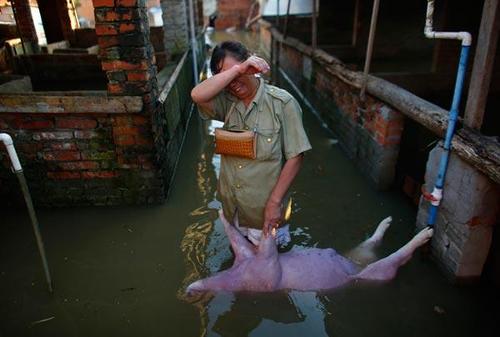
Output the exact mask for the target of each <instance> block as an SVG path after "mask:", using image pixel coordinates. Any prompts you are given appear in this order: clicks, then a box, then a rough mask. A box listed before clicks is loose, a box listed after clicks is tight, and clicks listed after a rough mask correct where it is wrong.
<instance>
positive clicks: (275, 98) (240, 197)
mask: <svg viewBox="0 0 500 337" xmlns="http://www.w3.org/2000/svg"><path fill="white" fill-rule="evenodd" d="M213 106H214V110H213V111H206V110H204V111H202V110H201V109H200V115H201V116H202V117H203V118H209V119H215V120H219V121H223V122H224V121H225V120H226V119H227V121H225V124H224V128H226V129H229V130H244V129H246V130H253V129H254V127H256V132H257V138H256V139H257V158H256V159H246V158H240V157H234V156H226V155H222V156H221V157H222V158H221V167H220V176H219V182H218V189H217V191H218V198H219V199H220V201H221V202H222V208H223V210H224V216H225V217H226V218H227V219H233V218H234V215H235V213H236V212H238V219H239V223H240V226H245V227H250V228H258V229H260V228H262V226H263V222H264V209H265V206H266V203H267V200H268V198H269V196H270V194H271V192H272V190H273V188H274V186H275V184H276V182H277V181H278V178H279V175H280V173H281V169H282V167H283V165H284V163H285V161H286V160H288V159H290V158H293V157H295V156H297V155H299V154H301V153H303V152H305V151H307V150H310V149H311V144H310V143H309V139H308V138H307V135H306V132H305V130H304V126H303V124H302V110H301V108H300V105H299V104H298V102H297V101H296V100H295V98H293V96H292V95H290V94H289V93H288V92H287V91H285V90H283V89H280V88H277V87H275V86H272V85H269V84H267V83H265V82H264V80H263V79H260V84H259V88H258V90H257V93H256V95H255V97H254V99H253V101H252V102H251V103H250V105H249V106H248V107H245V105H244V103H243V102H242V101H240V100H238V99H237V98H235V97H234V96H232V95H230V94H229V93H227V92H226V91H222V92H221V93H220V94H218V95H217V96H216V97H215V98H214V100H213ZM257 117H258V118H257Z"/></svg>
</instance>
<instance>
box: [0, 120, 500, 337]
mask: <svg viewBox="0 0 500 337" xmlns="http://www.w3.org/2000/svg"><path fill="white" fill-rule="evenodd" d="M304 124H305V128H306V131H307V133H308V135H309V137H310V140H311V143H312V145H313V150H312V151H310V152H309V153H307V155H306V158H305V162H304V166H303V168H302V170H301V172H300V174H299V176H298V177H297V179H296V182H295V184H294V186H293V188H292V193H293V197H294V210H293V215H292V218H291V220H290V224H291V229H292V242H291V243H290V244H289V246H288V248H287V249H290V248H292V247H297V248H300V247H314V246H315V247H325V248H326V247H334V248H335V249H337V250H338V251H340V252H345V251H347V250H349V249H350V248H352V247H354V246H356V245H357V244H358V243H359V242H361V241H362V240H363V239H365V238H366V237H367V236H368V235H369V234H370V233H371V232H372V230H373V229H374V228H375V226H376V225H377V224H378V222H379V221H380V220H382V219H383V218H385V217H386V216H388V215H392V217H393V219H394V220H393V224H392V226H391V228H390V229H389V230H388V232H387V234H386V237H385V239H384V243H383V245H382V247H381V249H380V251H379V254H380V255H381V256H385V255H387V254H389V253H391V252H393V251H394V250H396V249H397V248H399V247H400V246H402V245H403V244H404V243H405V242H407V241H408V240H409V239H410V238H411V236H412V235H413V231H414V222H415V210H414V209H413V207H412V206H411V205H409V204H407V203H406V202H405V200H404V199H402V198H401V197H400V195H399V194H398V193H397V192H393V191H389V192H377V191H375V190H373V189H372V188H371V187H370V186H369V185H368V183H367V181H366V180H365V179H364V178H363V177H362V176H361V174H360V173H359V172H358V171H357V170H356V169H355V167H354V165H353V163H351V162H350V161H349V160H347V158H346V157H345V156H344V154H343V153H342V151H341V150H340V149H339V148H338V147H337V145H335V141H334V140H333V139H331V138H330V137H331V136H330V135H329V133H328V132H326V131H325V130H324V129H322V128H321V126H320V124H319V123H318V121H317V120H316V119H315V118H314V116H313V115H312V114H311V113H310V112H308V111H304ZM211 131H213V126H211V125H210V123H209V122H204V121H201V120H200V119H199V118H196V117H195V118H193V119H192V121H191V125H190V129H189V131H188V135H187V138H186V142H185V145H184V149H183V152H182V157H181V160H180V162H179V166H178V171H177V174H176V178H175V182H174V186H173V190H172V191H171V194H170V198H169V200H168V202H167V203H166V204H164V205H160V206H149V207H114V208H71V209H58V210H47V209H45V210H39V212H38V214H39V219H40V226H41V229H42V234H43V235H44V239H45V244H46V248H47V256H48V259H49V264H50V266H51V270H52V272H53V278H54V285H55V292H54V294H53V295H52V296H51V295H49V294H48V293H47V291H46V287H45V283H44V278H43V272H42V270H41V267H40V264H39V257H38V253H37V250H36V246H35V241H34V238H33V234H32V232H31V227H30V223H29V218H28V217H27V214H23V213H22V212H14V211H8V210H6V211H3V212H2V218H1V220H0V221H1V226H0V335H1V336H59V335H64V336H116V335H119V336H232V337H235V336H271V335H272V336H306V335H307V336H315V337H316V336H318V337H321V336H343V337H347V336H388V335H392V336H424V335H425V336H480V335H491V333H489V331H495V330H492V329H493V328H495V324H497V322H496V321H495V318H498V308H497V307H495V308H493V307H492V305H491V303H492V302H493V300H492V296H489V295H490V293H488V291H489V289H483V288H479V287H456V286H453V285H451V284H450V283H449V282H448V281H447V280H446V279H445V278H444V277H443V276H442V274H441V273H440V272H439V271H438V270H437V268H436V266H435V265H434V264H433V263H432V262H430V261H428V260H427V259H423V258H421V257H420V256H418V254H417V256H414V258H413V259H412V260H411V261H410V262H409V263H408V265H406V266H404V267H403V268H401V269H400V272H399V274H398V276H397V278H396V279H395V280H394V281H392V282H390V283H388V284H383V285H371V286H368V285H364V284H363V285H361V284H353V285H350V286H347V287H345V288H342V289H337V290H335V291H333V292H297V291H290V292H278V293H274V294H231V293H219V294H215V295H207V296H203V297H201V298H187V297H186V296H185V295H184V289H185V286H186V285H187V284H188V283H190V282H192V281H194V280H196V279H198V278H201V277H206V276H208V275H210V274H212V273H214V272H217V271H219V270H221V269H224V268H227V267H229V266H230V265H231V262H232V259H233V256H232V253H231V251H230V249H229V246H228V241H227V239H226V237H225V234H224V232H223V227H222V224H221V223H220V221H219V220H217V212H216V209H218V208H219V207H220V205H219V202H218V201H217V199H216V184H217V178H216V177H217V174H218V168H219V159H220V158H219V157H218V156H214V154H213V145H212V144H213V138H212V136H211Z"/></svg>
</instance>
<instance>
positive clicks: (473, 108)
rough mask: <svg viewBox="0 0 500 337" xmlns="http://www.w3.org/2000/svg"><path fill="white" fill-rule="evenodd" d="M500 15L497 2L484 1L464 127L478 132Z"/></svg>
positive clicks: (496, 0) (487, 90) (491, 69)
mask: <svg viewBox="0 0 500 337" xmlns="http://www.w3.org/2000/svg"><path fill="white" fill-rule="evenodd" d="M499 28H500V13H499V5H498V0H485V2H484V6H483V16H482V19H481V27H480V28H479V36H478V40H477V44H476V53H475V55H474V65H473V67H472V75H471V80H470V85H469V93H468V97H467V106H466V108H465V125H467V126H468V127H470V128H472V129H475V130H480V129H481V125H482V124H483V116H484V110H485V108H486V102H487V99H488V92H489V89H490V82H491V74H492V71H493V64H494V61H495V56H496V50H497V41H498V32H499Z"/></svg>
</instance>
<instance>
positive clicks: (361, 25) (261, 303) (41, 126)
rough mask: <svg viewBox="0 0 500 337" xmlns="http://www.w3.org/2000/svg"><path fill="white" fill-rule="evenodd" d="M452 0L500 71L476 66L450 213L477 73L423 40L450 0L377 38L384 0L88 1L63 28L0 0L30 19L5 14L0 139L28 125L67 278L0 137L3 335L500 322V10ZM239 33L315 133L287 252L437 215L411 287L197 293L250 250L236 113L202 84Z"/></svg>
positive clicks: (405, 235)
mask: <svg viewBox="0 0 500 337" xmlns="http://www.w3.org/2000/svg"><path fill="white" fill-rule="evenodd" d="M51 1H52V0H51ZM39 2H40V1H39ZM80 2H81V3H82V4H80ZM435 2H436V15H434V16H435V17H436V22H437V24H436V26H439V27H440V28H443V27H444V28H446V29H451V30H454V31H455V30H458V29H462V28H463V27H465V28H463V29H469V30H471V31H472V36H473V38H474V39H475V40H474V42H473V43H472V50H473V61H474V62H478V63H479V62H481V60H483V61H484V60H486V61H484V62H485V63H488V62H489V63H490V64H486V65H481V64H479V65H477V66H476V65H475V64H474V69H468V70H467V69H465V70H464V69H462V75H463V76H464V77H465V78H466V83H465V85H464V88H465V89H464V93H463V94H462V93H461V94H457V96H464V97H463V98H465V96H467V95H469V98H468V100H467V108H466V107H465V103H462V105H463V106H461V107H460V109H459V110H457V111H455V112H456V114H457V115H456V116H455V119H456V120H457V123H458V124H457V130H456V132H455V136H454V138H453V142H452V143H451V138H449V139H448V140H449V141H450V144H451V145H450V146H451V150H450V152H449V153H451V155H450V157H451V159H450V164H449V167H448V169H449V172H448V175H447V180H446V184H444V183H443V186H441V187H440V188H441V191H443V189H444V190H445V192H444V198H443V202H442V204H441V207H440V209H439V213H437V214H438V215H437V218H436V219H434V220H435V222H436V223H431V222H427V219H428V218H430V216H429V217H428V215H429V214H430V213H431V211H432V209H433V208H432V207H437V206H436V204H437V205H438V206H439V203H440V201H441V199H440V195H439V199H435V198H434V197H435V196H436V188H435V186H434V185H433V184H434V181H435V180H436V177H437V176H439V174H441V175H442V171H439V173H438V169H439V170H440V169H441V166H443V165H442V164H440V161H439V160H440V156H441V154H442V153H443V152H446V151H448V150H446V149H444V148H445V146H446V145H443V139H444V137H445V135H446V132H447V131H446V130H447V129H446V128H447V126H448V125H449V124H450V123H451V118H448V111H447V110H446V109H448V108H449V106H448V105H449V103H450V101H451V100H452V96H453V97H455V96H454V89H453V88H454V87H453V85H454V82H453V81H454V80H455V78H457V76H456V69H455V68H456V66H457V65H459V64H462V65H463V64H464V63H465V62H462V59H460V60H459V58H458V57H459V56H458V51H459V47H461V48H463V46H460V45H459V44H460V43H459V42H457V41H458V40H457V39H455V40H453V41H451V42H450V41H449V40H448V41H446V42H443V41H439V42H435V41H431V42H429V41H430V40H429V39H428V38H427V37H426V36H425V35H424V33H423V31H424V26H425V28H426V32H427V33H428V32H429V29H430V28H429V27H431V26H432V18H433V15H432V11H431V15H429V12H426V10H429V8H432V10H434V7H433V6H434V1H433V0H429V1H417V0H412V1H408V3H406V2H400V1H397V0H388V1H387V2H386V3H384V1H382V5H381V6H382V7H381V9H380V18H379V19H380V20H379V24H378V29H379V32H378V33H377V34H379V35H378V37H377V38H378V40H377V41H376V42H374V41H373V39H375V37H374V34H375V33H374V28H373V27H374V26H375V25H376V23H373V21H372V20H373V18H374V17H375V21H376V15H373V16H372V13H373V12H375V4H378V3H379V1H377V0H375V1H367V0H356V1H332V2H329V1H319V0H318V1H312V0H311V1H297V3H295V4H294V3H293V2H291V1H290V2H289V1H282V2H281V4H280V1H273V0H269V1H264V0H263V1H250V0H241V1H235V2H229V1H215V0H207V1H202V0H190V1H187V0H186V1H184V0H179V1H177V0H155V1H153V0H151V1H125V0H93V1H84V0H81V1H78V4H76V3H77V2H76V1H75V4H76V5H73V8H72V9H70V8H68V4H69V3H68V2H67V1H65V0H64V1H63V2H61V1H60V0H54V1H52V2H50V3H51V4H54V6H56V7H57V8H58V13H59V12H60V13H62V14H60V13H59V14H58V15H61V20H59V21H61V23H60V26H61V27H59V21H57V22H56V23H54V22H55V21H54V20H52V19H53V15H54V14H51V11H50V8H51V7H50V6H51V5H50V6H49V5H47V2H45V3H44V4H43V3H42V5H41V6H39V5H38V4H37V3H36V1H28V0H19V1H12V4H11V3H10V2H9V3H7V2H2V1H0V18H2V20H3V19H4V18H5V17H7V15H4V16H1V15H2V10H4V13H7V12H8V11H12V17H13V19H12V20H11V21H13V22H10V23H9V22H8V23H6V24H4V23H1V22H0V26H2V27H1V28H2V29H3V30H0V37H2V38H3V39H2V42H3V43H4V46H0V48H2V49H1V50H0V135H2V134H3V135H10V136H11V137H12V139H13V142H14V144H13V145H15V147H16V150H17V152H18V155H19V158H20V163H21V164H22V165H23V169H22V170H21V172H24V174H25V175H26V179H27V182H28V186H29V188H30V190H31V195H32V197H33V201H34V205H35V209H36V213H37V216H38V222H39V225H40V230H41V234H42V236H43V240H44V244H45V250H46V255H47V260H48V265H49V269H50V273H51V276H52V282H53V284H52V285H53V292H52V293H50V292H49V291H48V290H47V283H46V280H45V275H44V270H43V267H42V263H41V261H40V254H39V251H38V249H37V243H36V240H35V236H34V235H33V228H32V223H31V221H30V217H29V214H28V211H27V209H26V207H25V205H24V200H23V198H22V197H23V196H22V194H21V190H20V189H19V185H18V183H17V181H16V180H15V175H14V174H13V171H12V170H11V161H10V159H9V158H10V157H9V153H7V151H4V147H3V145H2V143H1V142H0V201H2V202H1V203H0V337H11V336H16V337H17V336H36V337H42V336H65V337H73V336H74V337H79V336H82V337H83V336H84V337H87V336H121V337H128V336H130V337H134V336H141V337H142V336H144V337H146V336H151V337H157V336H172V337H196V336H198V337H240V336H241V337H244V336H251V337H267V336H273V337H280V336H286V337H295V336H297V337H303V336H311V337H327V336H335V337H358V336H408V337H413V336H415V337H422V336H426V337H444V336H453V337H471V336H474V337H476V336H477V337H479V336H485V337H486V336H488V337H489V336H494V335H496V334H498V331H500V323H499V318H500V307H499V305H498V301H497V298H498V296H499V295H500V290H499V286H498V285H499V283H498V280H499V279H500V273H499V271H500V269H499V266H500V264H499V263H498V262H499V261H500V250H499V247H500V245H499V242H500V240H499V239H500V237H499V233H500V231H499V229H498V225H497V224H498V209H499V207H500V206H499V204H498V200H500V189H499V188H498V182H499V181H500V165H499V164H498V163H499V162H500V147H499V146H498V144H499V142H500V138H499V135H498V125H500V124H498V123H497V122H498V114H496V113H494V111H496V110H497V108H498V107H500V100H499V99H498V97H500V96H499V95H498V91H499V90H500V85H499V84H498V83H500V82H498V81H497V80H498V79H499V78H500V77H499V76H498V75H497V74H500V71H498V69H497V70H495V71H494V70H493V61H492V60H494V56H495V55H496V54H495V53H496V45H494V46H493V47H492V44H491V43H492V42H491V41H493V40H494V39H495V38H496V39H497V40H498V30H499V29H498V27H500V25H498V24H497V28H495V29H496V33H495V30H494V29H493V28H491V27H493V26H494V25H493V23H492V22H498V21H500V14H497V15H496V16H494V17H493V14H491V13H500V6H499V5H498V1H492V0H484V1H481V6H479V5H478V4H475V5H471V6H470V8H469V7H467V8H466V9H464V8H465V7H464V6H465V5H464V4H465V3H466V2H465V1H463V3H462V1H457V2H451V1H435ZM71 3H73V1H71ZM290 3H292V5H290ZM403 3H404V4H403ZM386 4H388V5H386ZM372 5H373V6H374V9H373V10H372ZM384 5H385V6H384ZM483 5H484V7H483ZM405 6H408V8H406V7H405ZM426 6H429V7H426ZM56 7H54V8H56ZM75 7H76V8H75ZM30 8H31V9H30ZM33 8H35V9H33ZM61 8H62V10H61ZM483 8H484V11H483ZM28 10H29V11H28ZM376 11H377V12H378V8H377V9H376ZM32 12H33V13H34V14H31V13H32ZM66 12H67V13H66ZM87 12H88V13H90V14H88V13H87ZM490 12H491V13H490ZM8 13H11V12H8ZM85 13H87V14H85ZM63 14H64V15H63ZM32 15H33V16H34V17H33V18H32V17H31V16H32ZM426 15H427V16H426ZM14 16H15V18H14ZM490 16H491V17H490ZM429 18H430V22H431V23H430V26H429ZM426 20H427V21H426ZM77 21H78V23H77ZM2 22H3V21H2ZM35 25H36V27H35ZM488 25H490V26H488ZM4 26H5V27H7V28H5V27H4ZM18 26H19V27H20V28H22V29H21V30H20V29H19V27H18ZM42 26H44V27H45V32H44V33H43V32H42V33H43V38H42V37H41V35H40V34H41V32H40V29H41V30H43V29H44V28H40V27H42ZM370 26H372V28H370ZM16 27H18V28H16ZM480 27H481V28H480ZM488 27H490V28H491V29H489V28H488ZM35 28H36V29H35ZM55 28H57V29H55ZM16 29H17V30H16ZM372 29H373V30H372ZM2 34H3V35H2ZM37 34H38V35H39V36H38V37H37ZM495 34H496V35H495ZM477 35H480V36H481V39H478V37H477ZM370 36H371V37H370ZM467 36H468V35H467ZM225 40H235V41H240V42H242V43H243V44H245V45H246V46H247V47H248V48H249V50H250V51H251V52H252V53H255V54H256V55H258V56H260V57H262V58H263V59H265V60H266V62H267V63H268V64H269V65H270V66H271V71H270V73H268V74H265V75H257V76H262V77H263V78H264V79H265V81H267V82H268V83H272V84H273V85H276V86H278V87H280V88H283V89H285V90H287V91H288V92H289V93H291V94H292V95H293V96H294V97H295V98H296V99H297V101H298V102H299V104H300V107H301V109H302V112H303V124H304V129H305V131H306V133H307V136H308V138H309V141H310V143H311V145H312V150H310V151H306V152H305V154H304V160H303V164H302V167H301V168H300V172H299V174H298V176H297V177H296V178H295V180H294V181H293V184H292V186H291V188H290V190H289V193H290V195H291V198H292V210H291V217H290V219H289V220H288V224H289V225H290V227H289V228H290V234H291V242H289V243H288V244H286V245H284V246H280V247H279V252H280V253H283V252H289V251H291V250H303V249H306V248H313V247H314V248H333V249H335V250H336V251H337V252H338V253H339V254H344V253H346V252H348V251H350V250H351V249H352V248H354V247H356V246H357V245H358V244H359V243H361V242H363V241H364V240H366V239H367V238H369V237H370V235H371V234H372V233H373V231H374V230H375V228H376V227H377V225H378V224H379V222H380V221H382V220H383V219H385V218H387V217H388V216H391V217H392V224H391V226H390V227H389V229H388V230H387V232H386V234H385V236H384V238H383V242H382V244H381V245H380V247H377V249H376V255H377V257H378V258H382V257H385V256H388V255H390V254H391V253H393V252H395V251H396V250H398V249H399V248H401V247H402V246H403V245H405V244H406V243H407V242H408V241H409V240H410V239H411V238H412V237H413V236H414V235H415V233H416V232H417V231H419V230H420V229H421V228H424V227H427V226H432V227H434V237H433V238H432V241H431V242H430V243H429V244H428V245H425V246H424V247H422V248H421V249H418V250H417V251H416V253H415V254H414V256H413V257H412V259H411V260H409V262H408V263H407V264H406V265H404V266H402V267H401V268H400V269H399V271H398V273H397V276H396V277H395V279H394V280H392V281H389V282H371V283H369V282H367V283H365V282H360V281H358V280H356V281H354V282H352V283H349V284H348V285H347V286H343V287H341V288H338V289H335V290H321V291H296V290H286V291H274V292H269V293H252V292H235V293H233V292H224V291H220V292H214V293H203V294H200V293H198V294H187V293H186V288H187V286H188V285H189V284H191V283H192V282H194V281H196V280H199V279H202V278H206V277H208V276H211V275H213V274H215V273H217V272H219V271H222V270H225V269H228V268H230V267H231V266H232V264H233V262H234V260H235V255H234V251H233V250H232V249H231V248H230V245H229V241H228V238H227V235H226V233H225V232H224V227H223V224H222V222H221V220H220V218H219V216H218V212H219V210H220V209H221V207H222V205H221V201H220V199H221V198H220V197H219V196H218V195H217V186H218V179H219V174H220V170H221V156H220V155H218V154H215V153H214V151H215V146H214V142H215V140H214V132H215V128H216V127H219V126H221V125H222V123H221V122H217V121H210V120H204V119H202V118H201V117H200V115H199V112H198V110H197V107H196V105H195V104H194V103H193V100H195V101H196V99H195V98H194V95H193V97H191V95H190V93H191V90H192V88H193V87H194V86H195V85H196V84H197V83H198V81H199V80H205V79H206V78H207V77H210V76H211V72H210V71H208V67H209V57H210V53H211V48H213V47H214V46H215V45H216V44H217V43H220V42H222V41H225ZM370 40H371V42H369V41H370ZM42 41H43V42H42ZM476 41H479V42H476ZM370 43H374V46H375V47H374V52H373V59H372V55H366V56H365V52H366V51H367V50H368V49H370V48H368V47H367V45H369V44H370ZM453 43H454V44H453ZM476 43H477V45H476ZM480 43H481V45H480ZM469 46H470V45H467V46H466V47H467V48H468V47H469ZM372 47H373V45H372ZM482 47H484V48H482ZM476 49H477V51H476ZM467 51H468V49H467ZM370 53H371V52H367V54H370ZM476 54H477V55H478V56H476ZM368 56H369V57H368ZM497 58H498V57H497ZM4 60H5V62H3V61H4ZM367 60H368V61H367ZM488 60H490V61H488ZM370 62H371V64H370ZM471 62H472V61H471ZM497 63H498V62H497ZM471 64H472V63H471ZM499 64H500V63H499ZM370 65H371V70H370V71H368V69H367V68H369V66H370ZM487 66H488V67H489V68H488V67H487ZM363 67H364V70H363ZM481 67H483V68H484V69H488V71H484V72H482V71H480V69H482V68H481ZM469 68H472V66H469ZM488 72H490V73H492V74H493V75H492V76H491V78H489V77H488V74H486V73H488ZM198 75H199V76H198ZM240 75H241V74H240ZM240 75H238V76H240ZM251 75H252V76H253V73H251ZM481 76H482V77H481ZM490 80H491V88H490V89H488V88H487V87H488V86H487V85H485V87H486V89H485V88H483V91H480V90H478V89H477V87H478V86H479V84H478V83H483V82H484V83H486V84H489V82H490ZM212 83H213V82H212ZM259 83H264V82H259ZM461 84H463V83H461ZM481 87H483V84H481ZM255 92H256V91H255ZM478 97H479V98H478ZM476 98H477V99H476ZM212 99H213V98H212ZM458 99H460V98H458ZM486 102H487V103H488V104H486ZM256 104H257V103H256ZM233 107H234V105H233ZM250 109H251V108H250ZM248 111H251V110H248ZM260 111H262V110H260ZM273 111H274V110H273ZM473 113H474V114H473ZM481 113H483V115H484V116H479V117H478V114H479V115H480V114H481ZM483 117H484V123H483V120H482V119H483ZM256 124H257V123H256ZM247 129H248V128H247ZM452 135H453V133H452ZM10 136H9V137H10ZM266 137H271V136H266ZM450 137H451V136H450ZM0 140H2V139H0ZM268 142H269V143H270V142H271V138H268ZM6 145H7V144H6ZM283 151H284V150H283ZM299 154H300V153H299ZM280 158H281V157H280ZM446 165H448V162H447V163H446ZM239 166H241V165H239ZM240 168H241V167H240ZM17 173H18V174H19V172H17ZM445 173H446V171H445ZM436 185H437V183H436ZM236 186H237V187H238V188H239V185H236ZM433 188H434V190H433ZM431 192H432V193H431ZM439 192H440V191H439V189H438V193H439ZM431 205H432V206H431ZM495 225H496V227H495ZM273 247H274V246H273ZM494 331H497V333H495V332H494Z"/></svg>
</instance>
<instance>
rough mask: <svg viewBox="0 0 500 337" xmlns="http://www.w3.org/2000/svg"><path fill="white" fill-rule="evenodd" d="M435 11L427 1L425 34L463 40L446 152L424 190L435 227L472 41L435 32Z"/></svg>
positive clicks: (465, 35) (431, 1)
mask: <svg viewBox="0 0 500 337" xmlns="http://www.w3.org/2000/svg"><path fill="white" fill-rule="evenodd" d="M433 13H434V0H428V2H427V19H426V22H425V31H424V32H425V36H426V37H428V38H431V39H456V40H461V41H462V50H461V52H460V62H459V64H458V71H457V78H456V80H455V90H454V93H453V101H452V104H451V109H450V113H449V120H448V128H447V129H446V136H445V140H444V152H443V155H442V156H441V160H440V163H439V171H438V176H437V179H436V183H435V186H434V190H433V191H432V193H427V192H424V198H425V199H426V200H429V201H430V202H431V208H430V210H429V218H428V220H427V224H428V225H429V226H430V227H433V226H434V225H435V223H436V217H437V211H438V208H439V204H440V203H441V199H442V198H443V187H444V181H445V178H446V171H447V170H448V163H449V159H450V151H451V141H452V138H453V133H454V132H455V125H456V122H457V119H458V108H459V106H460V98H461V96H462V90H463V85H464V79H465V73H466V70H467V60H468V57H469V49H470V45H471V42H472V37H471V34H470V33H468V32H457V33H453V32H434V31H433V30H432V25H433V22H432V16H433Z"/></svg>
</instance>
